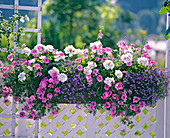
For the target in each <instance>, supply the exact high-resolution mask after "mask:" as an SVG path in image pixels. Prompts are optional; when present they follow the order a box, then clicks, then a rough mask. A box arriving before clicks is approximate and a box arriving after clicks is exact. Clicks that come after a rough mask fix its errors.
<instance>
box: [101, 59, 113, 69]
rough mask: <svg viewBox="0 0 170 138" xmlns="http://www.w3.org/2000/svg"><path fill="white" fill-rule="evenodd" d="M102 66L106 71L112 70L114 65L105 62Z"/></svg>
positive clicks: (110, 62) (109, 61)
mask: <svg viewBox="0 0 170 138" xmlns="http://www.w3.org/2000/svg"><path fill="white" fill-rule="evenodd" d="M103 66H104V67H105V69H107V70H109V69H111V70H112V69H113V68H114V67H115V64H114V63H113V62H112V61H111V60H105V62H104V63H103Z"/></svg>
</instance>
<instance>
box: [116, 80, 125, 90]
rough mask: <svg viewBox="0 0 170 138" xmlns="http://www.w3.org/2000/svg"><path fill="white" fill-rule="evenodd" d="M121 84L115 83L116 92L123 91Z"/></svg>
mask: <svg viewBox="0 0 170 138" xmlns="http://www.w3.org/2000/svg"><path fill="white" fill-rule="evenodd" d="M122 86H123V83H122V82H118V83H116V85H115V88H116V89H117V90H122V89H123V87H122Z"/></svg>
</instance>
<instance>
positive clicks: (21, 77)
mask: <svg viewBox="0 0 170 138" xmlns="http://www.w3.org/2000/svg"><path fill="white" fill-rule="evenodd" d="M18 79H19V80H20V81H21V82H22V81H24V80H26V76H25V73H24V72H21V73H20V74H19V75H18Z"/></svg>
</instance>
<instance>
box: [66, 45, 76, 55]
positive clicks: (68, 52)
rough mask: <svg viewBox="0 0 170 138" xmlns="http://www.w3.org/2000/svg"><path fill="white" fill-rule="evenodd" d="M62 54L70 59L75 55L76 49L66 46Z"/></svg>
mask: <svg viewBox="0 0 170 138" xmlns="http://www.w3.org/2000/svg"><path fill="white" fill-rule="evenodd" d="M64 52H65V53H66V54H69V57H72V56H73V55H75V54H76V49H75V48H74V47H73V45H68V46H67V47H66V48H65V49H64Z"/></svg>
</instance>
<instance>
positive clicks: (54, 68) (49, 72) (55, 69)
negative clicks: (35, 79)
mask: <svg viewBox="0 0 170 138" xmlns="http://www.w3.org/2000/svg"><path fill="white" fill-rule="evenodd" d="M53 72H57V74H59V73H60V71H59V70H58V69H57V68H56V67H53V68H52V69H50V70H49V71H48V74H50V75H51V76H52V73H53Z"/></svg>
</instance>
